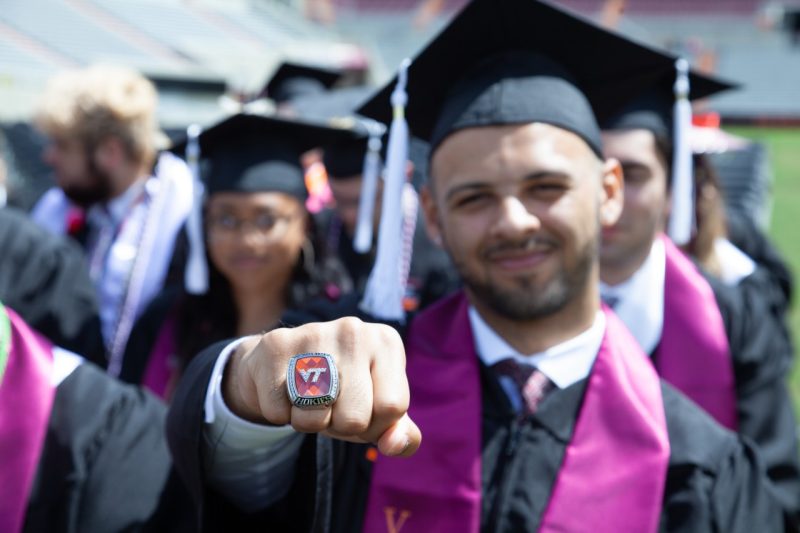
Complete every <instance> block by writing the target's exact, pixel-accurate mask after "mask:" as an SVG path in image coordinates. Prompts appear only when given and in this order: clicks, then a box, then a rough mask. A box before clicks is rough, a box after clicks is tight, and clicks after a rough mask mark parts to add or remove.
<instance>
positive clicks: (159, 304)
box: [119, 286, 182, 384]
mask: <svg viewBox="0 0 800 533" xmlns="http://www.w3.org/2000/svg"><path fill="white" fill-rule="evenodd" d="M181 294H182V291H181V289H180V288H179V287H177V286H172V287H167V288H165V289H164V290H163V291H161V293H160V294H159V295H158V296H156V297H155V298H154V299H153V301H152V302H150V304H149V305H148V306H147V308H146V309H145V310H144V312H143V313H142V315H141V316H140V317H139V318H138V319H137V320H136V322H135V323H134V325H133V329H132V330H131V335H130V337H129V338H128V344H126V345H125V354H124V356H123V358H122V368H121V369H120V373H119V379H120V380H122V381H124V382H126V383H133V384H139V383H141V382H142V378H144V373H145V371H146V370H147V364H148V363H149V361H150V355H151V354H152V352H153V348H154V347H155V344H156V341H157V340H158V336H159V334H160V333H161V328H162V327H163V325H164V321H165V320H167V318H168V317H169V315H170V313H173V312H176V311H175V310H176V308H177V302H178V298H180V296H181Z"/></svg>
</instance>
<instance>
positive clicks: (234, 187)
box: [173, 114, 360, 201]
mask: <svg viewBox="0 0 800 533" xmlns="http://www.w3.org/2000/svg"><path fill="white" fill-rule="evenodd" d="M345 126H346V125H344V124H339V125H330V124H324V123H321V122H311V121H301V120H290V119H285V118H276V117H266V116H261V115H248V114H238V115H234V116H232V117H229V118H227V119H225V120H223V121H222V122H219V123H218V124H215V125H214V126H211V127H210V128H208V129H207V130H205V131H203V132H202V133H201V134H200V135H199V137H198V143H199V149H200V154H201V155H202V159H203V160H204V161H205V162H206V167H205V169H204V174H205V176H206V180H205V182H206V188H207V191H208V193H209V194H213V193H215V192H221V191H238V192H259V191H278V192H284V193H286V194H290V195H292V196H295V197H297V198H298V199H300V200H301V201H304V200H305V198H306V197H307V195H308V192H307V191H306V188H305V181H304V171H303V167H302V164H301V162H300V157H301V156H302V155H303V154H304V153H305V152H308V151H309V150H311V149H312V148H315V147H318V146H322V145H327V144H333V143H339V142H345V141H346V140H349V139H353V138H357V137H358V136H359V135H360V132H359V131H358V130H357V129H356V128H355V127H354V126H353V127H345ZM183 149H184V142H181V143H179V144H177V145H176V146H175V147H174V148H173V150H176V151H180V150H183Z"/></svg>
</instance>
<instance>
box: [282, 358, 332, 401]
mask: <svg viewBox="0 0 800 533" xmlns="http://www.w3.org/2000/svg"><path fill="white" fill-rule="evenodd" d="M286 388H287V389H288V392H289V400H290V401H291V402H292V404H293V405H295V406H297V407H300V408H301V409H316V408H324V407H328V406H329V405H331V404H332V403H333V402H335V401H336V396H337V395H338V394H339V372H338V371H337V370H336V363H334V362H333V356H332V355H330V354H327V353H301V354H297V355H294V356H292V358H291V359H289V367H288V368H287V369H286Z"/></svg>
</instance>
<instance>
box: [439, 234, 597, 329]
mask: <svg viewBox="0 0 800 533" xmlns="http://www.w3.org/2000/svg"><path fill="white" fill-rule="evenodd" d="M535 241H536V238H534V239H528V240H525V241H522V242H517V243H511V242H507V243H502V244H499V245H497V246H496V247H493V249H503V250H525V249H530V248H531V247H532V244H533V242H535ZM598 242H599V240H598V239H590V240H589V242H587V244H586V245H585V246H584V247H583V248H582V249H581V250H579V252H578V256H577V262H576V263H575V265H574V266H573V267H571V268H567V267H566V266H564V267H563V268H559V269H558V270H557V272H556V274H555V277H554V279H552V280H550V281H548V282H546V284H545V285H544V286H542V285H541V284H537V283H536V281H535V279H534V278H532V277H525V278H520V279H517V280H516V284H517V286H516V287H514V288H507V287H501V286H499V285H498V284H496V283H494V282H493V281H492V279H491V277H490V276H485V277H483V278H480V277H478V276H474V275H472V274H471V273H470V272H468V271H467V269H466V268H465V266H464V264H463V262H461V263H460V262H455V261H454V262H455V265H456V268H457V269H458V271H459V274H460V275H461V279H462V280H463V282H464V285H465V286H466V287H467V288H469V290H470V291H472V293H473V294H474V296H475V297H476V298H477V299H478V300H480V301H481V302H483V303H484V304H485V305H487V306H488V307H489V308H490V309H492V310H493V311H494V312H495V313H497V314H498V315H500V316H503V317H506V318H508V319H510V320H518V321H527V320H536V319H540V318H544V317H547V316H550V315H553V314H555V313H556V312H558V311H560V310H561V309H563V308H564V307H565V306H566V305H567V304H568V303H569V302H571V301H572V300H574V299H575V298H576V297H577V296H578V295H579V294H581V293H582V292H583V290H584V289H585V287H586V284H587V282H588V279H589V274H590V272H591V269H592V265H593V263H594V261H595V260H596V257H597V248H598ZM484 255H485V254H484Z"/></svg>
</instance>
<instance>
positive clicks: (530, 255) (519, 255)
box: [489, 249, 551, 271]
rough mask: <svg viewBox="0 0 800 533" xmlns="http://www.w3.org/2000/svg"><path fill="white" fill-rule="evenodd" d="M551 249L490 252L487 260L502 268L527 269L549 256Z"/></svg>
mask: <svg viewBox="0 0 800 533" xmlns="http://www.w3.org/2000/svg"><path fill="white" fill-rule="evenodd" d="M550 253H551V250H549V249H548V250H530V251H527V250H526V251H524V252H513V253H511V252H500V253H495V254H491V255H490V256H489V260H490V261H491V262H492V263H494V264H495V265H497V266H499V267H500V268H502V269H503V270H508V271H519V270H528V269H531V268H535V267H537V266H539V265H540V264H541V263H542V262H543V261H544V260H545V259H547V258H548V257H549V256H550Z"/></svg>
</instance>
